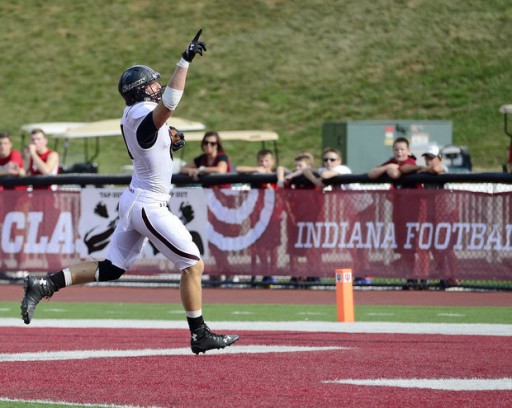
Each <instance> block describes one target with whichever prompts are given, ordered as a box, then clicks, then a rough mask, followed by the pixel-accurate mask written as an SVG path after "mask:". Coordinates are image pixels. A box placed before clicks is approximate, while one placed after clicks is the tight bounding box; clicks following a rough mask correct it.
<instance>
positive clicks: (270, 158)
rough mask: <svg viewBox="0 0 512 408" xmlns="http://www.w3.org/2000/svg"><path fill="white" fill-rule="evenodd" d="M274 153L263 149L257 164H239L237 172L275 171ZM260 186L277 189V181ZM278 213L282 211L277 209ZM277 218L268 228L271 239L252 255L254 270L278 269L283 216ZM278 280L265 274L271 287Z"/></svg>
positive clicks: (268, 172) (266, 282)
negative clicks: (258, 263)
mask: <svg viewBox="0 0 512 408" xmlns="http://www.w3.org/2000/svg"><path fill="white" fill-rule="evenodd" d="M274 165H275V159H274V153H273V152H272V150H269V149H261V150H260V151H258V153H257V154H256V166H237V168H236V171H237V173H241V174H246V173H257V174H273V173H274ZM258 188H263V189H273V190H276V189H277V185H276V183H263V184H261V185H259V186H258ZM279 202H280V201H279V200H277V202H276V203H275V205H276V206H279V205H280V204H278V203H279ZM274 211H275V212H276V213H279V212H280V211H279V210H277V209H275V210H274ZM276 218H277V220H276V221H277V222H273V223H271V224H270V225H269V226H268V227H267V228H268V229H270V230H272V231H273V232H272V233H270V234H269V236H270V239H266V240H263V241H261V242H258V244H257V245H256V246H255V249H254V250H253V252H252V255H251V264H252V270H253V271H254V270H257V269H265V270H267V271H272V270H273V269H276V265H277V258H278V254H277V250H278V247H279V245H281V216H280V215H279V216H278V217H276ZM258 259H259V261H260V267H259V268H258V265H257V262H258ZM275 282H276V278H274V277H273V276H269V275H266V276H263V283H264V284H265V285H267V286H268V287H270V285H271V284H272V283H275ZM251 283H252V285H253V286H256V284H255V283H256V276H254V275H253V276H252V277H251Z"/></svg>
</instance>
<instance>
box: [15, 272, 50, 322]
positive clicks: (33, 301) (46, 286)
mask: <svg viewBox="0 0 512 408" xmlns="http://www.w3.org/2000/svg"><path fill="white" fill-rule="evenodd" d="M23 288H24V289H25V296H24V297H23V300H22V301H21V317H22V318H23V321H24V322H25V324H30V321H31V320H32V317H33V316H34V312H35V310H36V306H37V304H38V303H39V301H40V300H41V299H42V298H47V299H50V298H51V297H52V295H53V294H54V293H55V292H56V290H55V285H54V283H53V282H52V281H51V280H50V278H49V277H48V276H46V277H44V278H37V277H35V276H32V275H29V276H27V277H26V278H25V280H24V281H23Z"/></svg>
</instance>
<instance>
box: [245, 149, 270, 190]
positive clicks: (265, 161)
mask: <svg viewBox="0 0 512 408" xmlns="http://www.w3.org/2000/svg"><path fill="white" fill-rule="evenodd" d="M275 164H276V160H275V159H274V153H273V152H272V150H270V149H261V150H260V151H258V153H257V155H256V166H237V168H236V172H237V173H241V174H246V173H257V174H273V173H275V169H274V166H275ZM259 188H271V189H274V190H275V189H276V188H277V184H276V183H263V184H262V185H260V186H259Z"/></svg>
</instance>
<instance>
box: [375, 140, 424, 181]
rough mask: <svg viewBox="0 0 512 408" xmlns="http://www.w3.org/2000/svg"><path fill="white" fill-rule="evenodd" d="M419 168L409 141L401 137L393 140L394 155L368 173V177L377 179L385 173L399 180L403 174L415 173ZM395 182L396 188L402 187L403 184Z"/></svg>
mask: <svg viewBox="0 0 512 408" xmlns="http://www.w3.org/2000/svg"><path fill="white" fill-rule="evenodd" d="M417 169H418V166H417V165H416V157H414V155H412V154H411V151H410V149H409V141H408V140H407V139H406V138H405V137H399V138H397V139H395V141H394V142H393V157H392V158H391V159H389V160H388V161H386V162H385V163H383V164H381V165H380V166H378V167H375V168H374V169H372V170H371V171H370V172H369V173H368V177H369V178H371V179H377V178H379V177H381V176H383V175H387V176H389V177H390V178H391V179H393V180H397V179H399V178H400V177H401V176H402V175H404V174H409V173H413V172H415V171H417ZM393 184H394V188H402V185H401V184H398V183H393ZM408 187H410V186H408ZM416 187H418V186H416Z"/></svg>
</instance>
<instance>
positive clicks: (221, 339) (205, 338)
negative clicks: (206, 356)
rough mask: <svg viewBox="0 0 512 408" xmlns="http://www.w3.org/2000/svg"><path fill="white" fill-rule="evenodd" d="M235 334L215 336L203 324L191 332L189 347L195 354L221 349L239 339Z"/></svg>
mask: <svg viewBox="0 0 512 408" xmlns="http://www.w3.org/2000/svg"><path fill="white" fill-rule="evenodd" d="M239 337H240V336H238V335H237V334H216V333H213V332H212V331H210V328H209V327H208V326H207V325H206V324H203V325H202V326H201V327H199V328H198V329H195V330H194V331H193V332H192V339H191V340H190V346H191V348H192V352H193V353H195V354H199V353H206V351H207V350H214V349H223V348H224V347H227V346H230V345H232V344H233V343H234V342H235V341H237V340H238V339H239Z"/></svg>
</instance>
